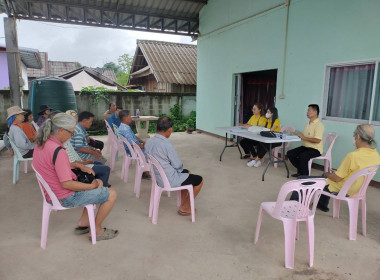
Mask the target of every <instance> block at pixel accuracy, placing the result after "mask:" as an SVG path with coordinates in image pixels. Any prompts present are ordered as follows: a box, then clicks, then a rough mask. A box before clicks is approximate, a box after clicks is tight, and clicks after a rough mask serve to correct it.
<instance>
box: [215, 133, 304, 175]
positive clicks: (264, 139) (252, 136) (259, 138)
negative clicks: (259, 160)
mask: <svg viewBox="0 0 380 280" xmlns="http://www.w3.org/2000/svg"><path fill="white" fill-rule="evenodd" d="M216 130H219V131H222V132H225V133H226V141H225V145H224V148H223V151H222V153H221V154H220V158H219V160H220V161H222V156H223V153H224V151H225V149H226V148H230V147H237V148H238V149H239V152H240V158H243V157H242V154H241V151H240V148H239V144H238V143H233V144H231V145H228V144H227V138H228V137H227V136H228V134H230V135H236V136H240V137H244V138H248V139H252V140H256V141H258V142H260V143H266V144H269V150H267V151H268V154H269V160H268V162H267V165H266V166H265V169H264V172H263V175H262V180H263V181H264V176H265V173H266V172H267V170H268V167H269V165H270V164H272V163H281V162H283V163H284V164H285V167H286V171H287V178H289V169H288V165H287V164H286V160H285V155H284V156H283V157H282V158H283V159H279V158H277V157H275V156H273V155H272V144H273V143H282V144H283V149H282V151H283V153H284V151H285V143H287V142H297V141H301V138H299V137H297V138H291V139H282V138H269V137H263V136H261V135H260V134H259V133H257V132H250V131H248V130H247V129H245V128H241V127H238V126H232V127H231V126H228V127H217V128H216ZM264 147H265V146H264ZM274 158H275V159H274Z"/></svg>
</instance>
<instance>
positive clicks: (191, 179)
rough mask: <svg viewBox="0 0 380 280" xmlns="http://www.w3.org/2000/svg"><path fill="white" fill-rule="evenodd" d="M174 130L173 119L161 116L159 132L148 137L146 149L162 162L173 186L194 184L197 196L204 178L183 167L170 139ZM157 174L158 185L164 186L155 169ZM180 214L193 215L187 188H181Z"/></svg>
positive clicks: (158, 125) (158, 121)
mask: <svg viewBox="0 0 380 280" xmlns="http://www.w3.org/2000/svg"><path fill="white" fill-rule="evenodd" d="M172 132H173V121H172V120H171V119H170V118H169V117H160V118H159V119H158V120H157V133H156V135H154V136H153V137H152V138H150V139H148V141H147V142H146V145H145V151H146V152H147V153H148V154H150V155H151V156H153V157H154V158H155V159H156V160H157V161H158V162H159V163H160V165H161V166H162V168H163V169H164V171H165V174H166V176H167V177H168V180H169V183H170V186H171V187H178V186H185V185H193V187H194V198H195V197H196V196H197V195H198V193H199V192H200V191H201V188H202V185H203V178H202V177H201V176H199V175H195V174H190V172H189V170H187V169H183V164H182V162H181V160H180V158H179V156H178V154H177V152H176V151H175V149H174V147H173V145H172V143H171V142H170V140H169V137H170V135H171V134H172ZM155 175H156V178H157V183H158V185H159V186H163V185H164V184H163V182H162V179H161V176H160V175H159V173H158V172H157V171H155ZM178 214H179V215H182V216H190V215H191V207H190V197H189V192H188V191H187V190H181V205H180V207H179V209H178Z"/></svg>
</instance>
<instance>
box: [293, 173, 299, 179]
mask: <svg viewBox="0 0 380 280" xmlns="http://www.w3.org/2000/svg"><path fill="white" fill-rule="evenodd" d="M291 176H292V177H296V178H297V177H298V176H301V174H299V173H294V174H292V175H291Z"/></svg>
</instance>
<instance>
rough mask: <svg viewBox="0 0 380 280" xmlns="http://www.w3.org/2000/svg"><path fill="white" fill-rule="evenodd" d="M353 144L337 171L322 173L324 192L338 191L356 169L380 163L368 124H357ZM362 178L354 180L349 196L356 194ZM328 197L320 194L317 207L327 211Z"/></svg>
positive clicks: (373, 136)
mask: <svg viewBox="0 0 380 280" xmlns="http://www.w3.org/2000/svg"><path fill="white" fill-rule="evenodd" d="M353 144H354V146H355V147H356V150H354V151H353V152H351V153H348V154H347V155H346V156H345V158H344V159H343V161H342V163H341V164H340V166H339V168H338V170H337V171H333V170H331V171H330V172H326V173H323V175H324V176H325V177H326V178H327V185H326V187H325V188H324V191H325V192H329V193H339V191H340V190H341V188H342V187H343V185H344V184H345V183H346V181H347V180H348V179H349V178H350V177H351V176H352V175H353V174H354V173H355V172H357V171H359V170H361V169H364V168H366V167H369V166H371V165H379V164H380V155H379V153H378V152H377V151H376V148H375V147H376V142H375V130H374V129H373V127H372V126H371V125H369V124H361V125H358V126H357V127H356V129H355V131H354V136H353ZM362 182H363V178H359V179H358V180H356V181H355V182H354V183H353V184H352V186H351V187H350V189H349V190H348V192H347V194H348V195H349V196H351V195H353V194H356V193H357V192H358V191H359V190H360V186H361V184H362ZM329 201H330V197H329V196H326V195H321V198H320V199H319V202H318V206H317V208H318V209H319V210H322V211H324V212H328V211H329V208H328V205H329Z"/></svg>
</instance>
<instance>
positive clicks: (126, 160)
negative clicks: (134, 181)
mask: <svg viewBox="0 0 380 280" xmlns="http://www.w3.org/2000/svg"><path fill="white" fill-rule="evenodd" d="M120 140H121V142H122V143H121V144H122V145H126V146H127V147H128V149H129V151H130V153H131V155H129V154H128V153H127V151H126V150H125V147H123V155H124V157H123V165H122V168H121V175H120V176H121V179H123V180H124V182H125V183H126V182H127V181H128V173H129V167H130V166H131V164H132V162H133V160H136V159H137V156H136V153H135V151H134V150H133V148H132V146H131V144H129V142H128V140H127V139H125V137H124V136H122V135H120Z"/></svg>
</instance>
